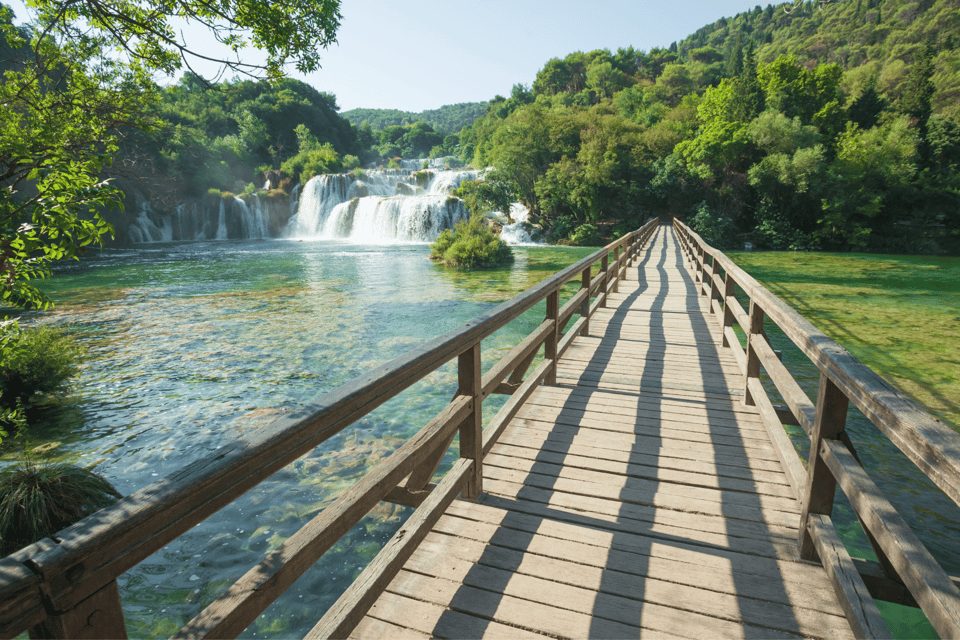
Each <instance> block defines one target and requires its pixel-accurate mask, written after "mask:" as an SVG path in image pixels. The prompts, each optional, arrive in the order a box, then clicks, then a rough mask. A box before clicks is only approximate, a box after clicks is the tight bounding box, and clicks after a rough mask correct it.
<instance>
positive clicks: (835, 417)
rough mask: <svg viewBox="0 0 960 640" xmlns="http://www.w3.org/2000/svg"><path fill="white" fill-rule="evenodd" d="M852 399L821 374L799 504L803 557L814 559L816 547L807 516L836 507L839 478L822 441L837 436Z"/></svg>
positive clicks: (826, 512)
mask: <svg viewBox="0 0 960 640" xmlns="http://www.w3.org/2000/svg"><path fill="white" fill-rule="evenodd" d="M849 404H850V400H849V399H848V398H847V396H845V395H844V394H843V392H842V391H840V389H839V388H838V387H837V385H835V384H834V383H833V381H832V380H830V378H828V377H827V374H826V373H821V374H820V391H819V392H818V394H817V413H816V419H815V421H814V424H813V431H812V432H811V433H810V458H809V461H808V462H807V486H806V489H805V490H804V492H803V504H801V505H800V532H799V540H797V546H798V550H799V552H800V558H801V559H802V560H813V559H814V558H815V557H816V550H815V549H814V546H813V539H812V538H811V537H810V534H808V533H807V519H808V518H809V516H810V514H811V513H819V514H824V515H830V512H831V511H833V496H834V493H835V491H836V488H837V481H836V479H835V478H834V477H833V474H832V473H830V469H829V468H827V463H826V462H824V460H823V458H822V457H821V456H820V442H821V441H822V440H824V439H825V438H828V439H831V440H835V439H836V438H837V436H838V435H839V434H840V432H841V431H843V428H844V426H845V425H846V422H847V408H848V406H849Z"/></svg>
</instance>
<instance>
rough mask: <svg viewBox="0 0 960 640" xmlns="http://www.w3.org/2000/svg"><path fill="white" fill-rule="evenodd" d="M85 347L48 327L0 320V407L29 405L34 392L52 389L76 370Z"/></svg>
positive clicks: (53, 390) (82, 357)
mask: <svg viewBox="0 0 960 640" xmlns="http://www.w3.org/2000/svg"><path fill="white" fill-rule="evenodd" d="M85 353H86V350H85V349H84V348H83V347H82V346H81V345H80V344H78V343H77V342H76V341H75V340H73V339H71V338H69V337H68V336H66V335H64V334H62V333H60V332H58V331H56V330H54V329H51V328H49V327H32V328H27V329H24V328H21V327H20V326H19V325H18V324H17V323H16V322H13V321H5V322H3V323H2V324H0V356H2V358H0V408H3V409H6V410H14V409H16V408H17V407H24V408H26V407H29V406H30V404H31V403H32V401H33V400H34V399H35V397H36V396H39V395H44V394H49V393H54V392H56V391H59V390H60V389H62V388H63V386H64V384H66V382H67V381H68V380H69V379H70V378H72V377H73V376H74V375H76V374H77V372H78V370H79V365H80V363H81V362H82V361H83V359H84V356H85Z"/></svg>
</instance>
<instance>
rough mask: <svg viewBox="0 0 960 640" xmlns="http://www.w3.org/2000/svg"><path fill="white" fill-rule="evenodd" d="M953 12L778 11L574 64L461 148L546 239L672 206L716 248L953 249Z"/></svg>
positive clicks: (958, 143) (873, 5) (552, 64)
mask: <svg viewBox="0 0 960 640" xmlns="http://www.w3.org/2000/svg"><path fill="white" fill-rule="evenodd" d="M785 10H790V12H789V13H787V12H785ZM958 16H960V9H958V8H957V4H956V2H955V1H948V0H939V1H937V2H921V3H918V2H907V1H905V0H847V1H845V2H818V3H801V4H788V5H780V6H769V7H767V8H766V9H761V8H760V7H758V8H757V9H755V10H754V11H752V12H749V13H747V14H741V15H740V16H737V17H734V18H732V19H727V20H721V21H719V22H717V23H716V24H714V25H712V26H710V27H706V28H704V29H702V30H701V31H699V32H697V34H694V35H693V36H691V38H689V39H687V40H685V41H684V42H683V43H681V44H678V45H672V46H671V47H670V48H668V49H652V50H650V51H649V52H643V51H637V50H635V49H633V48H628V49H620V50H618V51H617V52H616V53H611V52H610V51H608V50H598V51H592V52H589V53H582V52H575V53H572V54H570V55H568V56H567V57H565V58H563V59H552V60H549V61H548V62H547V63H546V64H545V65H544V67H543V68H542V69H541V70H540V72H539V73H538V74H537V76H536V78H535V79H534V81H533V84H532V86H531V87H524V86H517V87H514V90H513V92H512V94H511V96H510V97H509V98H505V99H503V98H498V99H495V100H494V101H493V103H492V104H491V106H490V109H489V110H488V112H487V114H486V115H485V116H484V118H482V119H480V120H478V121H477V122H475V123H474V124H473V125H472V126H471V127H468V128H466V129H464V130H463V131H462V132H461V133H460V152H461V154H462V157H463V159H464V160H466V161H470V162H472V163H473V164H474V165H477V166H495V167H497V171H496V172H494V173H493V174H492V175H491V176H490V177H489V178H488V181H490V182H497V181H499V182H500V183H502V186H503V188H505V189H507V190H508V191H510V192H511V193H512V194H513V195H515V196H516V197H517V198H518V199H519V200H521V201H523V202H524V203H525V204H526V205H527V206H528V207H529V208H530V209H531V211H532V213H533V214H534V216H535V217H536V218H537V219H539V221H540V222H541V224H543V225H544V226H547V227H550V228H552V230H553V236H554V237H556V238H562V237H565V236H567V235H568V234H569V233H570V232H572V231H573V230H574V229H575V228H576V227H578V226H580V225H584V224H595V223H597V222H600V221H609V222H614V223H617V224H619V226H620V228H621V229H625V228H628V227H635V226H637V225H638V224H639V223H640V222H641V221H642V220H643V219H645V218H646V217H647V216H649V215H656V214H658V213H660V212H663V211H667V212H671V213H674V214H677V215H681V216H686V217H688V218H689V219H690V220H691V221H692V222H693V224H694V225H695V226H696V227H697V228H698V229H700V230H701V231H702V232H703V233H704V235H706V236H707V237H708V238H709V239H710V240H711V241H713V242H715V243H716V244H718V245H720V246H722V247H738V246H743V243H744V242H745V241H749V242H752V243H753V244H755V245H757V246H759V247H762V248H772V249H814V248H819V249H827V250H871V251H884V252H903V253H914V252H924V253H938V252H950V253H958V252H960V123H958V119H957V118H958V113H957V100H956V98H955V90H956V89H955V84H956V83H957V82H958V78H960V68H958V67H960V51H958V50H957V46H958V44H960V17H958ZM847 38H850V39H851V40H850V42H851V44H849V45H847V47H846V49H843V47H840V46H839V45H838V43H839V42H841V41H845V39H847ZM488 188H489V186H488Z"/></svg>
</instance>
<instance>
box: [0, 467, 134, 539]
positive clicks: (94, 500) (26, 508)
mask: <svg viewBox="0 0 960 640" xmlns="http://www.w3.org/2000/svg"><path fill="white" fill-rule="evenodd" d="M121 497H123V496H121V495H120V494H119V493H118V492H117V490H116V489H114V488H113V486H112V485H111V484H110V483H109V482H107V481H106V480H105V479H104V478H103V476H101V475H99V474H97V473H94V472H93V471H90V470H89V469H85V468H83V467H80V466H77V465H71V464H62V463H58V464H45V463H35V462H27V463H26V464H24V465H23V466H18V467H16V468H8V469H4V470H3V471H0V557H6V556H8V555H10V554H11V553H14V552H15V551H18V550H19V549H22V548H23V547H25V546H27V545H29V544H32V543H34V542H36V541H37V540H41V539H43V538H47V537H50V536H52V535H54V534H55V533H57V532H58V531H60V530H61V529H63V528H64V527H68V526H70V525H71V524H73V523H74V522H77V521H78V520H81V519H83V518H85V517H87V516H88V515H90V514H92V513H95V512H96V511H99V510H100V509H102V508H104V507H107V506H110V505H111V504H113V503H114V502H116V501H117V500H118V499H119V498H121Z"/></svg>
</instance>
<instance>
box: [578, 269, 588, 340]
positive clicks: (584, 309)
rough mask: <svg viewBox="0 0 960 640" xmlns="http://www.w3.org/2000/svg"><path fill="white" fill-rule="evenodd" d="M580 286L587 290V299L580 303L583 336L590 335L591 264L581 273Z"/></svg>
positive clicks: (581, 333)
mask: <svg viewBox="0 0 960 640" xmlns="http://www.w3.org/2000/svg"><path fill="white" fill-rule="evenodd" d="M580 288H581V289H586V290H587V299H586V300H584V301H583V302H582V303H580V316H581V317H582V318H583V330H582V331H581V332H580V335H582V336H588V335H590V265H587V268H586V269H584V270H583V272H582V273H581V274H580Z"/></svg>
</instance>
